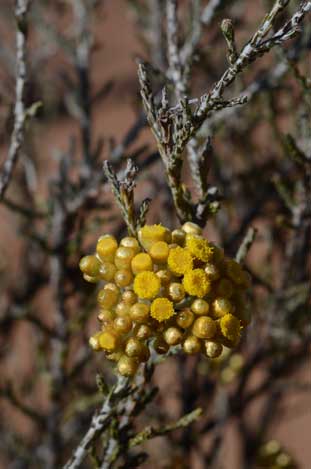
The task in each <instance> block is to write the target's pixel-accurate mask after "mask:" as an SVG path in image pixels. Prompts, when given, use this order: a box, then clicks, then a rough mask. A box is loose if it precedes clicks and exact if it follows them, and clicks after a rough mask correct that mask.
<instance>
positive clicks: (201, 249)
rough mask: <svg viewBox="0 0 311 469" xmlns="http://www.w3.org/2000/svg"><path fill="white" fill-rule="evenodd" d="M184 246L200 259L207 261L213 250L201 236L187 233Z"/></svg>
mask: <svg viewBox="0 0 311 469" xmlns="http://www.w3.org/2000/svg"><path fill="white" fill-rule="evenodd" d="M186 248H187V249H189V251H190V252H191V254H192V255H193V256H194V257H196V258H197V259H199V260H200V261H204V262H207V261H209V260H210V259H211V258H212V256H213V252H214V248H213V247H212V246H210V245H209V244H208V241H207V239H204V238H203V237H202V236H198V235H194V234H189V235H187V236H186Z"/></svg>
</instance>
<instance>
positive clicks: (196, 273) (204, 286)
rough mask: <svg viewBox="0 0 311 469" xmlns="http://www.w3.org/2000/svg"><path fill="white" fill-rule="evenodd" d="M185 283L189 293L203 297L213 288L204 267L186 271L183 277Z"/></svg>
mask: <svg viewBox="0 0 311 469" xmlns="http://www.w3.org/2000/svg"><path fill="white" fill-rule="evenodd" d="M183 285H184V288H185V290H186V292H187V293H189V295H193V296H197V297H199V298H203V297H204V296H205V295H206V294H207V293H208V292H209V291H210V289H211V284H210V283H209V281H208V280H207V277H206V274H205V272H204V270H203V269H194V270H189V271H188V272H186V274H185V276H184V278H183Z"/></svg>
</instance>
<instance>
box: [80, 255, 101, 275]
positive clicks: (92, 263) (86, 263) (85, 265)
mask: <svg viewBox="0 0 311 469" xmlns="http://www.w3.org/2000/svg"><path fill="white" fill-rule="evenodd" d="M79 267H80V270H81V271H82V272H83V273H84V274H86V275H88V276H89V277H97V276H98V275H99V268H100V262H99V260H98V259H97V258H96V257H95V256H84V257H82V259H81V260H80V263H79Z"/></svg>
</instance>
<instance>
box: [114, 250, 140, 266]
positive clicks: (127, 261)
mask: <svg viewBox="0 0 311 469" xmlns="http://www.w3.org/2000/svg"><path fill="white" fill-rule="evenodd" d="M134 254H135V252H134V251H133V249H131V248H126V247H125V246H121V247H119V248H118V249H117V250H116V253H115V256H114V263H115V266H116V267H117V268H118V269H128V268H129V267H130V265H131V261H132V258H133V257H134Z"/></svg>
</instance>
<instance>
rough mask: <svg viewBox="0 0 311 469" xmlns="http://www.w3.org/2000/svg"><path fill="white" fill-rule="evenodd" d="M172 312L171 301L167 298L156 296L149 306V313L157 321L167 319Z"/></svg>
mask: <svg viewBox="0 0 311 469" xmlns="http://www.w3.org/2000/svg"><path fill="white" fill-rule="evenodd" d="M173 314H174V307H173V303H172V302H171V301H169V300H168V299H167V298H156V299H155V300H154V301H153V302H152V304H151V308H150V315H151V317H153V318H154V319H156V320H157V321H159V322H162V321H165V320H166V319H169V318H170V317H172V316H173Z"/></svg>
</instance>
